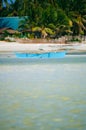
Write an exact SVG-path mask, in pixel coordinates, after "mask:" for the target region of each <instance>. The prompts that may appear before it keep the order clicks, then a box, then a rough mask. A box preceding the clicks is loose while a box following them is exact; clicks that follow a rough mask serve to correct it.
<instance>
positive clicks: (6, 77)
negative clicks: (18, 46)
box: [0, 55, 86, 130]
mask: <svg viewBox="0 0 86 130" xmlns="http://www.w3.org/2000/svg"><path fill="white" fill-rule="evenodd" d="M85 76H86V56H85V55H84V56H83V55H82V56H81V55H80V56H75V55H73V56H66V57H65V58H62V59H50V60H49V59H33V60H31V59H18V58H12V57H11V58H10V57H4V58H0V130H86V79H85Z"/></svg>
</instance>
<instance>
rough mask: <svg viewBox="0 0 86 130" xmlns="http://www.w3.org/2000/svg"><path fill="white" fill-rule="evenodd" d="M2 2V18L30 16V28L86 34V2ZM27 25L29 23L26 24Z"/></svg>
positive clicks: (73, 0) (19, 0)
mask: <svg viewBox="0 0 86 130" xmlns="http://www.w3.org/2000/svg"><path fill="white" fill-rule="evenodd" d="M10 1H11V4H8V1H7V0H4V2H5V4H6V7H3V6H2V1H1V2H0V17H3V16H4V17H7V16H28V27H27V28H31V27H41V28H43V27H47V28H50V29H52V30H53V31H56V32H57V33H58V34H61V35H65V34H69V33H72V34H73V35H80V34H85V32H86V0H79V1H78V0H43V1H42V0H15V2H13V1H12V0H10ZM26 24H27V22H26Z"/></svg>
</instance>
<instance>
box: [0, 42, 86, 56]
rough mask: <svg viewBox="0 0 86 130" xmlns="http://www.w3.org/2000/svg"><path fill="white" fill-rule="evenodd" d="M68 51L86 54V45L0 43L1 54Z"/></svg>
mask: <svg viewBox="0 0 86 130" xmlns="http://www.w3.org/2000/svg"><path fill="white" fill-rule="evenodd" d="M59 51H67V52H68V53H74V52H76V53H79V52H86V44H85V43H78V42H76V43H68V44H65V43H64V44H62V43H61V44H60V43H20V42H6V41H0V54H1V53H11V52H23V53H25V52H26V53H45V52H59Z"/></svg>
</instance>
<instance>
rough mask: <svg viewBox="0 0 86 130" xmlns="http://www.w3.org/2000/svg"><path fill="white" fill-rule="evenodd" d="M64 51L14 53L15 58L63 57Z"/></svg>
mask: <svg viewBox="0 0 86 130" xmlns="http://www.w3.org/2000/svg"><path fill="white" fill-rule="evenodd" d="M65 55H66V52H65V51H64V52H47V53H40V54H32V53H16V57H17V58H64V57H65Z"/></svg>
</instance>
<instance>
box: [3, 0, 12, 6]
mask: <svg viewBox="0 0 86 130" xmlns="http://www.w3.org/2000/svg"><path fill="white" fill-rule="evenodd" d="M12 1H13V2H14V1H15V0H12ZM8 3H9V4H10V3H11V1H10V0H8ZM3 6H5V3H4V0H3Z"/></svg>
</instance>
